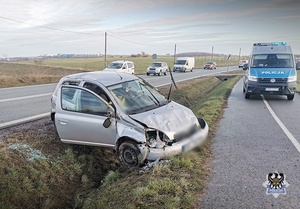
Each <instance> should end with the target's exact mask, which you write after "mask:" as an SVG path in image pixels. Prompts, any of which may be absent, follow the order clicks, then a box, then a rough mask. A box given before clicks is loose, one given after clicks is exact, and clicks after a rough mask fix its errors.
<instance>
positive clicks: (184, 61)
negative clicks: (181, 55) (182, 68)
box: [175, 60, 186, 65]
mask: <svg viewBox="0 0 300 209" xmlns="http://www.w3.org/2000/svg"><path fill="white" fill-rule="evenodd" d="M185 63H186V60H176V63H175V64H176V65H185Z"/></svg>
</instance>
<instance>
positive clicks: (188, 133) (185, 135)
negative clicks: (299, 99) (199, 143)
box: [174, 124, 197, 142]
mask: <svg viewBox="0 0 300 209" xmlns="http://www.w3.org/2000/svg"><path fill="white" fill-rule="evenodd" d="M196 131H197V125H196V124H194V125H193V126H192V127H190V128H189V129H187V130H185V131H182V132H179V133H177V134H175V135H174V142H179V141H181V140H182V139H185V138H188V137H190V136H192V135H193V134H194V133H195V132H196Z"/></svg>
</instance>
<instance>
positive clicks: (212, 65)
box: [203, 61, 217, 70]
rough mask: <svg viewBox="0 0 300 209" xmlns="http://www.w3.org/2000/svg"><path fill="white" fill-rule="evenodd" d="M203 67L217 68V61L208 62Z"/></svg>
mask: <svg viewBox="0 0 300 209" xmlns="http://www.w3.org/2000/svg"><path fill="white" fill-rule="evenodd" d="M203 69H211V70H212V69H217V63H216V62H213V61H209V62H207V63H206V64H205V65H204V66H203Z"/></svg>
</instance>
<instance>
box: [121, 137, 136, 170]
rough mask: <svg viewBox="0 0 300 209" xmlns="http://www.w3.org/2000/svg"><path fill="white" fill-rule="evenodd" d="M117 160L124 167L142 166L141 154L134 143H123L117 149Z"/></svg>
mask: <svg viewBox="0 0 300 209" xmlns="http://www.w3.org/2000/svg"><path fill="white" fill-rule="evenodd" d="M118 154H119V159H120V161H121V163H122V164H123V165H125V166H126V167H137V166H139V165H141V164H142V162H141V159H140V158H141V152H140V150H139V149H138V147H137V146H136V143H135V142H132V141H125V142H123V143H122V144H120V146H119V148H118Z"/></svg>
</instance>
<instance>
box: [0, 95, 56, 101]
mask: <svg viewBox="0 0 300 209" xmlns="http://www.w3.org/2000/svg"><path fill="white" fill-rule="evenodd" d="M51 94H52V93H46V94H36V95H31V96H24V97H15V98H9V99H0V103H1V102H11V101H16V100H21V99H31V98H35V97H43V96H50V95H51Z"/></svg>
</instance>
